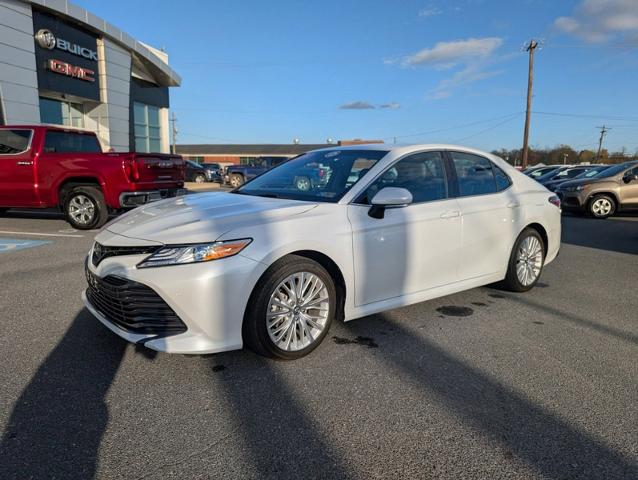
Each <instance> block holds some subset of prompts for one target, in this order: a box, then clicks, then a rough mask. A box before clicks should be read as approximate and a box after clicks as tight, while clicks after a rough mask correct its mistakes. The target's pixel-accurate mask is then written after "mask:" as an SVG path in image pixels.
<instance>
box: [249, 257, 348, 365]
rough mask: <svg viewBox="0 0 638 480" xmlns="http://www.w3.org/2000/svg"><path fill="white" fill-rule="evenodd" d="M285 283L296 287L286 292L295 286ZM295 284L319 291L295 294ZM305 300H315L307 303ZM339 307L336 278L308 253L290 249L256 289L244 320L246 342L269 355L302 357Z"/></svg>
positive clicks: (271, 268)
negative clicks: (307, 254) (305, 254)
mask: <svg viewBox="0 0 638 480" xmlns="http://www.w3.org/2000/svg"><path fill="white" fill-rule="evenodd" d="M291 279H292V280H291ZM306 282H310V283H306ZM313 282H316V283H314V284H313ZM286 285H287V286H288V287H291V286H292V287H293V288H292V292H293V295H291V296H288V295H287V294H286V293H284V292H288V291H291V290H290V288H288V289H286ZM294 285H297V286H299V285H305V287H306V288H305V289H304V290H303V291H304V292H306V294H307V295H306V297H310V296H311V295H312V294H313V292H315V291H317V294H316V296H314V297H311V298H309V299H308V298H305V299H304V295H303V294H302V295H301V296H300V298H299V299H298V300H297V298H298V297H297V296H296V295H294V292H295V291H296V292H297V293H298V290H297V289H296V288H294ZM293 296H294V298H293ZM313 298H314V300H313ZM304 302H305V303H307V304H309V305H311V306H310V307H307V308H304V307H303V303H304ZM317 302H320V303H317ZM315 304H316V305H317V306H315ZM284 305H285V306H286V308H282V307H280V306H284ZM336 307H337V293H336V288H335V284H334V281H333V279H332V277H331V276H330V274H329V273H328V272H327V271H326V269H325V268H323V267H322V266H321V265H320V264H318V263H317V262H315V261H313V260H310V259H308V258H305V257H300V256H298V255H288V256H286V257H284V258H282V259H281V260H279V261H277V262H275V263H274V264H273V265H271V266H270V268H268V270H266V272H265V273H264V275H263V276H262V277H261V279H260V280H259V282H257V285H256V286H255V288H254V289H253V292H252V294H251V296H250V299H249V301H248V305H247V307H246V313H245V315H244V323H243V325H242V335H243V339H244V343H245V345H246V346H247V347H249V348H250V349H251V350H253V351H254V352H256V353H258V354H259V355H263V356H265V357H270V358H278V359H282V360H294V359H297V358H301V357H303V356H305V355H308V354H309V353H310V352H311V351H313V350H314V349H315V348H316V347H317V346H318V345H319V344H320V343H321V342H322V340H323V339H324V337H325V336H326V334H327V333H328V330H329V329H330V324H331V323H332V320H333V318H334V317H335V312H336ZM286 309H287V310H286ZM323 311H325V312H326V313H325V317H324V314H323V313H322V312H323ZM285 312H288V313H285ZM312 312H314V315H313V313H312ZM308 315H309V316H310V317H308ZM310 319H312V320H310ZM310 321H311V322H312V323H309V322H310ZM319 327H321V328H319Z"/></svg>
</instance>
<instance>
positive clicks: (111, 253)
mask: <svg viewBox="0 0 638 480" xmlns="http://www.w3.org/2000/svg"><path fill="white" fill-rule="evenodd" d="M159 248H160V247H159V246H155V245H153V246H144V247H107V246H106V245H102V244H101V243H98V242H95V243H94V244H93V255H91V262H92V263H93V265H95V266H96V267H97V266H98V265H99V264H100V262H101V261H102V260H104V259H105V258H108V257H116V256H120V255H143V254H151V253H153V252H155V251H156V250H157V249H159Z"/></svg>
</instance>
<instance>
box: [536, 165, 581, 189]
mask: <svg viewBox="0 0 638 480" xmlns="http://www.w3.org/2000/svg"><path fill="white" fill-rule="evenodd" d="M570 168H572V167H571V166H567V165H561V166H559V167H556V168H554V169H552V170H548V171H545V172H544V173H543V172H541V171H538V173H537V174H535V172H532V174H530V178H533V179H534V180H536V181H537V182H538V183H540V184H541V185H543V184H544V183H545V182H547V181H549V180H551V179H552V178H554V177H555V176H556V175H558V174H559V173H561V172H564V171H566V170H568V169H570Z"/></svg>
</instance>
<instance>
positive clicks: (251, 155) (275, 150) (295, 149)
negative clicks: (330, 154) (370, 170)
mask: <svg viewBox="0 0 638 480" xmlns="http://www.w3.org/2000/svg"><path fill="white" fill-rule="evenodd" d="M365 143H383V140H361V139H355V140H339V141H338V142H336V143H333V144H329V143H320V144H312V143H306V144H304V143H291V144H246V145H241V144H226V145H223V144H192V145H186V144H184V145H177V146H176V151H177V153H178V154H179V155H182V156H183V157H184V158H186V159H188V160H193V161H195V162H198V163H219V164H221V165H222V166H227V165H239V164H247V163H250V162H252V161H254V160H256V159H257V158H259V157H286V158H291V157H295V156H297V155H300V154H302V153H305V152H308V151H310V150H317V149H318V148H326V147H334V146H346V145H358V144H365Z"/></svg>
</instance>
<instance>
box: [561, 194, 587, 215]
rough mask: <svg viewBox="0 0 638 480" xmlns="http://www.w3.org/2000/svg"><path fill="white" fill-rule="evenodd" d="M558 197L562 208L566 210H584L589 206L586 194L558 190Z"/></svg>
mask: <svg viewBox="0 0 638 480" xmlns="http://www.w3.org/2000/svg"><path fill="white" fill-rule="evenodd" d="M556 195H558V198H560V203H561V208H563V209H564V210H584V209H585V207H586V206H587V198H586V194H583V192H582V191H580V192H565V191H563V190H557V191H556Z"/></svg>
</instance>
